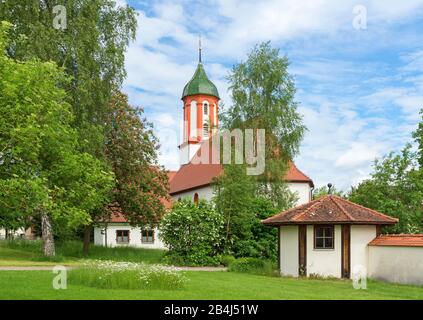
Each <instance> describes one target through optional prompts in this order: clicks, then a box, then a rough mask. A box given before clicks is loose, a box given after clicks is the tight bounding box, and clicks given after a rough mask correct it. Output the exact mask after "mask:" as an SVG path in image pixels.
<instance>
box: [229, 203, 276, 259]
mask: <svg viewBox="0 0 423 320" xmlns="http://www.w3.org/2000/svg"><path fill="white" fill-rule="evenodd" d="M250 211H251V213H252V219H251V229H250V230H251V237H249V238H244V239H240V240H239V241H236V242H235V243H234V252H235V255H236V256H237V257H253V258H261V259H262V258H265V259H270V260H273V261H275V260H276V259H277V248H278V245H277V243H278V232H277V229H276V228H269V227H266V226H264V225H263V224H262V223H261V221H262V220H264V219H266V218H268V217H270V216H272V215H274V214H276V213H278V212H279V210H278V209H276V208H275V207H274V206H273V203H272V202H271V201H270V200H268V199H266V198H263V197H256V198H254V199H253V200H252V205H251V207H250Z"/></svg>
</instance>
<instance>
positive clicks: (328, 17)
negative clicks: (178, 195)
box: [118, 0, 423, 190]
mask: <svg viewBox="0 0 423 320" xmlns="http://www.w3.org/2000/svg"><path fill="white" fill-rule="evenodd" d="M118 3H119V4H125V3H127V4H129V5H131V6H132V7H134V8H135V9H136V10H137V12H138V13H139V15H138V24H139V26H138V32H137V40H136V41H135V42H134V43H132V44H131V46H130V48H129V49H128V52H127V55H126V68H127V72H128V77H127V79H126V81H125V83H124V88H123V90H124V91H125V92H126V93H127V94H128V95H129V99H130V102H131V103H133V104H135V105H138V106H142V107H144V108H145V110H146V115H147V118H148V119H149V120H150V121H151V122H152V123H153V124H154V126H155V130H156V133H157V135H158V137H159V139H160V141H161V150H160V162H161V164H163V165H165V166H166V167H167V168H169V169H177V168H178V163H179V158H178V149H177V145H178V144H179V142H180V141H179V132H180V126H181V125H182V103H181V100H180V96H181V93H182V89H183V87H184V85H185V84H186V82H187V81H189V79H190V78H191V76H192V74H193V73H194V70H195V68H196V64H197V57H198V51H197V50H198V49H197V48H198V35H199V34H201V36H202V42H203V63H204V65H205V69H206V72H207V73H208V75H209V77H210V78H211V79H212V81H213V82H214V83H215V84H216V85H217V87H218V89H219V93H220V95H221V98H222V101H223V103H224V104H225V105H226V106H229V105H230V104H231V101H230V95H229V93H228V92H227V84H226V81H225V77H226V75H227V74H228V72H229V70H230V69H231V67H232V66H233V65H234V64H235V63H237V62H239V61H242V60H245V59H246V55H247V53H248V52H249V51H250V50H251V48H252V47H253V46H254V45H255V44H257V43H260V42H262V41H268V40H270V41H271V43H272V45H273V46H274V47H277V48H279V49H280V52H281V54H282V55H287V56H288V58H289V60H290V62H291V65H290V69H289V71H290V73H291V74H292V75H293V76H294V79H295V83H296V87H297V94H296V100H297V101H298V103H299V112H300V113H301V114H302V115H303V117H304V123H305V125H306V126H307V128H308V132H307V134H306V136H305V138H304V140H303V142H302V144H301V149H300V154H299V155H298V156H297V158H296V159H295V162H296V164H297V166H298V167H299V168H300V169H301V170H302V171H304V172H305V173H306V174H307V175H309V176H310V177H311V178H312V179H313V180H314V181H315V184H316V185H317V186H321V185H324V184H327V183H328V182H332V183H334V184H335V186H337V187H338V188H341V189H344V190H346V189H348V188H349V187H350V186H351V185H355V184H357V183H359V182H360V181H362V180H363V179H365V178H366V177H368V175H369V173H370V172H371V165H372V162H373V160H374V159H375V158H377V157H381V156H383V155H384V154H386V153H388V152H390V151H396V150H400V149H401V148H402V147H403V146H404V145H405V143H407V142H408V141H410V140H411V132H412V131H413V130H414V129H415V127H416V125H417V123H418V120H419V115H418V111H419V109H420V108H422V107H423V35H422V30H423V1H422V0H402V1H397V0H383V1H382V0H373V1H360V2H357V1H350V0H343V1H335V0H314V1H307V0H293V1H288V0H278V1H271V0H269V1H249V0H222V1H179V2H178V1H142V0H126V1H125V0H119V1H118ZM357 5H362V6H363V7H364V8H365V9H366V11H367V15H366V17H367V27H366V29H360V30H358V29H356V28H354V26H353V21H354V19H356V17H357V13H354V11H353V10H354V8H355V7H356V6H357ZM361 12H362V13H363V11H361Z"/></svg>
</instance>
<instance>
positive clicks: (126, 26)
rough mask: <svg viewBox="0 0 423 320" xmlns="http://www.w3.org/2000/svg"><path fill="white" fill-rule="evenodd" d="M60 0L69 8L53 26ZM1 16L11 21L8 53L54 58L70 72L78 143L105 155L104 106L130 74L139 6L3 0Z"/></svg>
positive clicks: (87, 0)
mask: <svg viewBox="0 0 423 320" xmlns="http://www.w3.org/2000/svg"><path fill="white" fill-rule="evenodd" d="M56 5H64V6H65V8H66V28H65V29H64V30H61V29H56V28H54V27H53V21H54V19H55V18H56V16H57V13H54V12H53V8H54V6H56ZM1 20H5V21H9V22H10V23H12V24H13V28H12V29H11V31H10V36H11V37H10V38H11V39H12V41H11V42H10V43H9V44H8V46H7V53H8V55H9V56H10V57H12V58H14V59H18V60H27V59H31V58H38V59H40V60H42V61H54V62H56V64H57V65H58V66H59V67H62V68H64V70H65V73H66V74H67V75H69V76H71V77H72V80H71V81H68V82H65V84H64V89H65V90H66V92H67V93H68V95H67V97H66V98H67V100H68V102H69V103H70V104H71V106H72V108H73V113H74V115H75V118H74V124H75V125H76V127H77V128H78V129H79V130H78V135H79V140H80V143H79V148H81V149H82V150H83V151H86V152H88V153H90V154H92V155H95V156H96V157H97V158H101V157H102V155H103V153H104V138H103V137H104V135H103V123H104V116H105V110H106V108H107V104H108V102H109V99H110V97H111V94H112V92H113V90H115V89H118V88H119V87H120V85H121V83H122V81H123V79H124V77H125V76H126V72H125V68H124V61H125V60H124V54H125V50H126V48H127V46H128V43H129V41H131V40H132V39H134V38H135V31H136V26H137V22H136V17H135V11H134V10H133V9H132V8H130V7H117V6H116V3H115V1H114V0H67V1H65V2H63V1H61V0H21V1H15V0H3V1H2V3H1V5H0V21H1Z"/></svg>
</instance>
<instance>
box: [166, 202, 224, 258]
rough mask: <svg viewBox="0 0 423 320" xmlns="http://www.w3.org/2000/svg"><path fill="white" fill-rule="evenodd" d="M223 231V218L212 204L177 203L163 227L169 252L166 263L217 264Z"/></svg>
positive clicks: (167, 216)
mask: <svg viewBox="0 0 423 320" xmlns="http://www.w3.org/2000/svg"><path fill="white" fill-rule="evenodd" d="M222 228H223V218H222V216H221V215H220V214H218V213H217V212H216V211H215V210H214V208H213V206H212V205H211V203H209V202H206V201H200V202H199V203H198V204H195V203H193V202H192V201H190V200H188V199H183V200H182V201H178V202H177V203H175V205H174V207H173V209H172V212H170V213H168V214H167V215H165V216H164V217H163V219H162V221H161V226H160V231H161V236H162V239H163V242H164V243H165V244H166V245H167V246H168V248H169V253H168V254H167V259H168V260H173V261H183V263H182V264H184V265H216V264H218V263H219V261H218V259H217V257H216V255H217V252H218V248H219V245H220V244H221V240H222V236H221V234H222V232H221V231H222Z"/></svg>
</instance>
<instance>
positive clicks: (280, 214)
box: [262, 199, 319, 221]
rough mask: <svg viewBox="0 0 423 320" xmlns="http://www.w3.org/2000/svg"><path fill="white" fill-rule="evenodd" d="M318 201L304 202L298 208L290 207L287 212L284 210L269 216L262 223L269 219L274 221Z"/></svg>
mask: <svg viewBox="0 0 423 320" xmlns="http://www.w3.org/2000/svg"><path fill="white" fill-rule="evenodd" d="M318 200H319V199H316V200H313V201H310V202H306V203H303V204H302V205H299V206H298V207H292V208H289V209H288V210H285V211H282V212H279V213H278V214H276V215H274V216H271V217H268V218H266V219H263V220H262V221H267V220H270V221H271V219H274V218H279V217H281V216H283V215H287V214H288V213H290V212H292V211H294V210H298V209H300V208H302V207H306V206H307V205H310V204H311V203H313V202H314V201H318Z"/></svg>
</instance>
